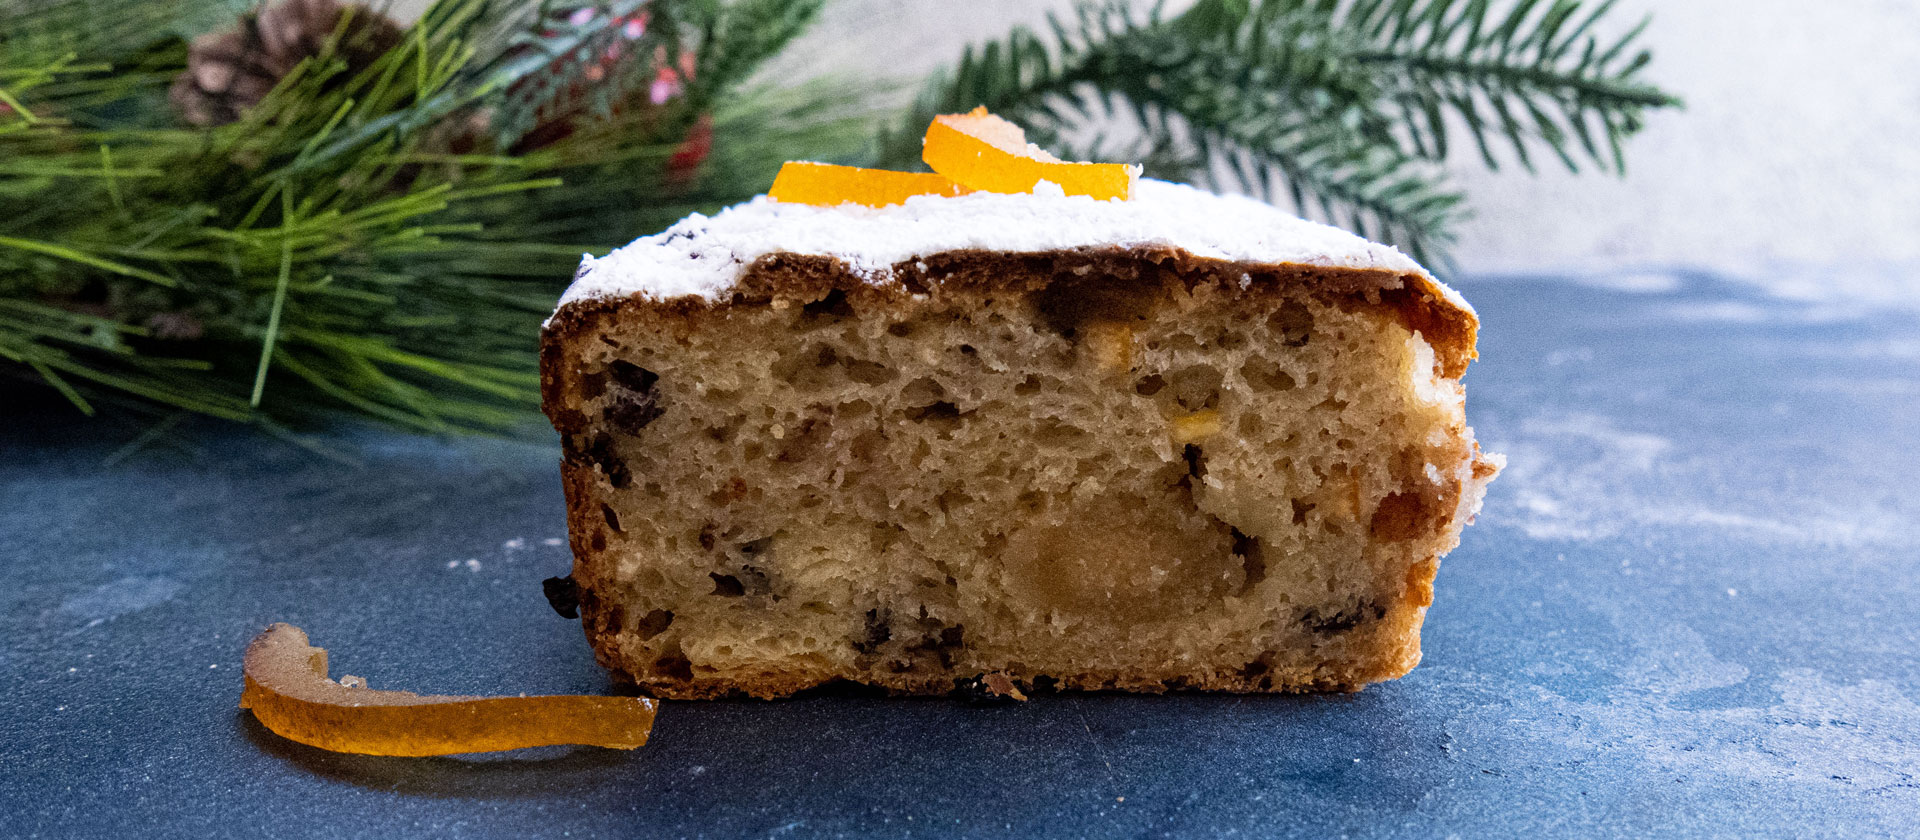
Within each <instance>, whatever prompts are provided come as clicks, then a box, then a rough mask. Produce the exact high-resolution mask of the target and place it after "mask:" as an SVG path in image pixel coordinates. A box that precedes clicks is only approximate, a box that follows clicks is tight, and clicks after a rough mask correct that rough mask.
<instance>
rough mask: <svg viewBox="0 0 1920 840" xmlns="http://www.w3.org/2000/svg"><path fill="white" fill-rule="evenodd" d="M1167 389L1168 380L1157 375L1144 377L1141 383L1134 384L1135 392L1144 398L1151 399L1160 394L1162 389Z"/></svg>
mask: <svg viewBox="0 0 1920 840" xmlns="http://www.w3.org/2000/svg"><path fill="white" fill-rule="evenodd" d="M1165 387H1167V380H1166V379H1165V378H1163V377H1161V376H1160V374H1157V373H1156V374H1154V375H1152V376H1147V377H1142V378H1141V379H1140V381H1138V382H1135V383H1133V392H1134V393H1136V394H1139V395H1140V396H1143V397H1151V396H1153V395H1154V394H1158V393H1160V389H1161V388H1165Z"/></svg>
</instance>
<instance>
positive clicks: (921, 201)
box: [560, 179, 1472, 311]
mask: <svg viewBox="0 0 1920 840" xmlns="http://www.w3.org/2000/svg"><path fill="white" fill-rule="evenodd" d="M1042 192H1044V193H1046V194H1040V193H1042ZM1103 246H1104V247H1112V246H1118V247H1137V246H1147V247H1155V246H1158V247H1174V248H1179V249H1181V250H1184V251H1186V252H1187V253H1189V254H1192V255H1194V256H1196V257H1201V258H1208V259H1219V260H1228V261H1233V262H1249V263H1265V264H1295V265H1314V266H1327V267H1338V268H1361V269H1382V270H1387V271H1394V272H1400V273H1405V274H1420V275H1423V276H1424V275H1425V274H1426V272H1425V271H1424V270H1423V269H1421V268H1420V266H1419V265H1418V264H1417V263H1415V262H1414V261H1413V260H1412V259H1411V258H1409V257H1408V256H1406V255H1405V254H1402V253H1401V252H1399V251H1398V250H1395V249H1394V248H1391V247H1389V246H1386V245H1380V244H1377V243H1373V242H1368V241H1367V240H1365V239H1362V238H1360V237H1358V236H1355V235H1353V234H1351V233H1348V232H1346V231H1343V230H1340V229H1338V228H1334V227H1329V226H1327V225H1323V224H1319V223H1317V222H1310V221H1307V220H1305V219H1300V218H1298V217H1295V216H1292V215H1289V214H1287V213H1284V212H1282V211H1280V210H1278V209H1276V208H1274V207H1273V206H1271V205H1268V204H1265V203H1262V202H1259V201H1256V200H1254V199H1251V198H1247V197H1244V196H1222V195H1214V194H1212V193H1208V192H1204V191H1201V190H1198V189H1195V188H1193V187H1188V186H1183V185H1179V184H1171V183H1167V182H1165V181H1153V180H1147V179H1141V180H1140V181H1138V182H1137V186H1136V188H1135V191H1134V197H1133V199H1132V200H1129V201H1096V200H1094V199H1092V198H1089V197H1086V196H1067V195H1064V194H1061V193H1060V191H1059V190H1058V189H1047V190H1036V192H1035V193H1034V194H1015V195H1009V194H1000V193H972V194H969V195H964V196H957V197H939V196H916V197H914V198H910V199H907V201H906V203H905V204H899V205H894V206H890V207H882V208H869V207H862V206H859V205H852V204H844V205H841V206H839V207H816V206H812V205H806V204H791V203H782V202H777V201H773V200H771V199H768V198H767V197H766V196H760V197H758V198H755V199H753V200H751V201H748V202H745V203H743V204H738V205H735V206H733V207H729V208H727V209H725V210H722V211H720V212H719V213H718V214H716V215H714V216H712V217H708V216H703V215H700V214H697V213H696V214H694V215H692V216H688V217H687V218H685V219H682V220H681V221H680V222H679V223H677V224H675V225H674V226H673V227H670V228H668V229H667V230H665V231H663V232H661V233H658V234H655V235H653V236H647V237H642V238H640V239H638V240H635V241H634V242H633V243H632V244H630V245H628V246H626V247H624V248H620V249H618V250H616V251H614V252H613V253H611V254H608V255H607V256H605V257H601V258H598V259H595V258H594V257H592V256H590V255H589V256H586V257H584V258H583V259H582V261H581V264H580V270H579V273H578V274H576V275H575V278H574V282H573V286H572V287H571V288H569V289H568V290H567V292H566V294H565V295H564V296H563V297H562V298H561V299H560V303H561V304H562V305H565V304H567V303H571V302H573V301H577V300H584V299H590V298H605V297H626V296H629V295H633V294H641V295H644V296H646V297H649V298H653V299H656V300H666V299H670V298H678V297H687V296H692V297H699V298H705V299H707V300H716V299H719V298H720V297H723V296H724V295H726V294H727V293H728V292H729V291H730V290H731V289H732V288H733V286H734V284H735V283H736V282H737V281H738V280H739V279H740V276H741V274H742V273H743V272H744V271H745V269H746V267H747V266H748V265H749V264H751V263H752V262H753V261H754V260H756V259H758V258H760V257H762V256H765V255H767V254H773V253H794V254H810V255H825V256H832V257H837V258H839V259H840V260H841V261H842V262H844V263H845V264H846V265H847V266H848V267H849V268H850V269H851V270H852V271H854V272H855V273H856V274H859V275H860V276H863V277H866V278H868V279H869V280H870V281H872V282H876V283H884V282H888V281H889V280H890V278H891V276H892V269H893V266H894V265H895V264H898V263H902V262H906V261H909V260H914V259H917V258H920V257H924V256H927V255H930V254H938V253H942V252H945V251H955V250H967V249H981V250H993V251H1003V252H1012V253H1025V252H1037V251H1053V250H1063V249H1070V248H1084V247H1103ZM1436 285H1437V286H1438V284H1437V283H1436ZM1439 288H1440V289H1441V292H1442V294H1445V295H1446V296H1447V297H1448V300H1449V302H1450V303H1452V304H1454V305H1456V306H1458V307H1460V308H1461V309H1464V310H1467V311H1472V310H1471V308H1470V307H1468V306H1467V303H1466V301H1465V300H1462V299H1461V298H1460V297H1459V295H1457V294H1455V293H1454V292H1453V291H1452V290H1451V289H1448V288H1446V287H1445V286H1439Z"/></svg>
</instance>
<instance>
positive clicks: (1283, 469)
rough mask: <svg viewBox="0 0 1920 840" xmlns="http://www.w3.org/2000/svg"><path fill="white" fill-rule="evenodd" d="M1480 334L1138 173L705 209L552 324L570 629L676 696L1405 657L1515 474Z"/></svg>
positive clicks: (1332, 672) (1329, 238)
mask: <svg viewBox="0 0 1920 840" xmlns="http://www.w3.org/2000/svg"><path fill="white" fill-rule="evenodd" d="M1477 326H1478V324H1477V321H1476V319H1475V316H1474V313H1473V311H1472V309H1471V308H1470V307H1469V306H1468V305H1467V304H1466V302H1465V301H1463V300H1462V299H1461V298H1460V297H1459V296H1458V295H1457V294H1455V293H1454V292H1453V291H1452V290H1450V289H1448V288H1446V287H1445V286H1443V285H1441V284H1440V283H1438V282H1437V281H1435V280H1434V279H1433V278H1432V277H1430V276H1429V275H1428V274H1427V273H1426V272H1425V271H1423V270H1422V269H1421V268H1420V267H1419V266H1418V265H1416V264H1414V263H1413V262H1412V261H1411V260H1409V259H1407V258H1406V257H1404V256H1402V255H1401V254H1400V253H1399V252H1397V251H1394V250H1393V249H1390V248H1387V247H1384V246H1380V245H1375V244H1372V243H1368V242H1366V241H1364V240H1362V239H1359V238H1357V237H1354V236H1352V235H1350V234H1347V233H1344V232H1341V231H1338V230H1335V229H1333V228H1329V227H1326V226H1322V225H1317V224H1313V223H1310V222H1305V221H1302V220H1299V219H1296V218H1293V217H1291V216H1288V215H1286V214H1284V213H1281V212H1279V211H1277V210H1274V209H1273V208H1271V207H1268V206H1267V205H1264V204H1260V203H1258V202H1254V201H1252V200H1250V199H1244V198H1228V197H1220V196H1214V195H1209V194H1206V193H1203V192H1200V191H1198V190H1194V189H1192V188H1188V187H1181V186H1175V185H1172V184H1165V183H1159V182H1154V181H1143V182H1141V184H1140V185H1139V187H1138V190H1137V192H1136V194H1135V198H1133V199H1132V200H1130V201H1094V200H1091V199H1086V198H1067V197H1061V196H1057V195H1056V196H1042V195H991V194H974V195H969V196H964V197H959V198H932V197H929V198H915V199H910V200H908V201H907V203H906V204H905V205H902V206H894V207H888V208H882V209H867V208H858V207H853V206H843V207H839V208H824V207H812V206H802V205H794V204H781V203H778V202H773V201H770V200H767V199H764V198H762V199H758V200H755V201H753V202H749V203H747V204H743V205H740V206H737V207H734V208H731V209H728V210H726V211H723V212H721V213H719V214H718V215H716V216H714V217H712V218H707V217H702V216H694V217H691V218H689V219H687V220H685V221H683V222H681V223H680V224H678V225H676V226H674V227H673V228H671V229H669V230H668V231H666V232H664V233H662V234H660V235H657V236H651V237H647V238H643V239H641V240H639V241H636V242H635V243H633V244H632V245H630V246H628V247H626V248H623V249H621V250H619V251H616V252H614V253H613V254H611V255H610V256H608V257H605V258H601V259H597V260H596V259H592V258H588V259H587V260H586V261H585V263H584V264H583V265H582V267H581V270H580V273H579V275H578V276H577V277H576V280H575V283H574V285H573V287H572V289H570V290H569V292H568V293H567V295H566V296H565V297H564V298H563V299H562V303H561V305H560V307H559V309H558V311H557V312H556V313H555V315H554V316H553V318H552V319H551V320H550V321H549V323H548V325H547V328H546V331H545V334H544V344H543V369H544V386H545V406H546V411H547V413H548V415H549V417H551V419H552V421H553V424H554V426H555V428H556V429H558V430H559V432H560V434H561V436H562V440H563V443H564V451H565V458H564V465H563V470H564V477H565V485H566V496H567V505H568V521H569V528H570V532H571V536H572V546H573V551H574V556H575V558H576V559H575V566H574V571H573V578H574V581H575V583H576V584H577V587H578V592H579V599H580V604H581V609H582V611H583V618H584V622H585V625H586V631H587V635H588V637H589V638H590V640H591V642H592V645H593V647H594V650H595V651H596V653H597V655H598V658H599V660H600V661H601V662H602V663H603V664H604V665H606V666H607V667H609V668H610V669H613V670H614V671H615V672H617V673H619V674H622V675H624V676H626V677H628V678H630V679H632V680H633V681H634V682H636V683H638V684H639V685H640V686H641V687H642V688H643V689H645V690H647V691H649V692H651V693H653V694H655V695H658V696H661V697H669V698H698V697H713V696H722V695H730V694H747V695H753V696H758V697H774V696H781V695H786V694H790V693H792V692H795V691H798V690H801V689H805V688H808V687H811V686H816V685H820V684H823V683H828V682H832V681H838V680H848V681H854V682H859V683H865V684H869V685H873V686H880V687H883V688H886V689H889V690H893V691H898V692H911V693H933V692H946V691H950V690H952V689H953V688H954V687H955V685H956V684H957V683H958V682H960V681H965V680H969V679H971V678H975V677H978V676H980V675H982V674H1005V675H1007V676H1009V677H1011V678H1012V679H1013V680H1014V681H1015V682H1016V683H1018V684H1021V685H1026V686H1032V685H1034V684H1036V683H1037V684H1039V685H1041V686H1047V685H1057V686H1060V687H1064V688H1076V689H1123V690H1142V691H1161V690H1165V689H1170V688H1195V689H1218V690H1230V691H1307V690H1355V689H1358V688H1359V687H1361V686H1364V685H1366V684H1367V683H1370V682H1374V681H1378V680H1384V679H1391V678H1393V677H1397V676H1399V675H1401V674H1404V673H1406V671H1407V670H1408V669H1410V668H1412V667H1413V666H1414V665H1415V664H1416V663H1417V662H1418V661H1419V658H1420V625H1421V621H1422V618H1423V616H1424V614H1425V612H1426V608H1427V606H1428V604H1429V603H1430V602H1431V600H1432V593H1433V585H1432V584H1433V579H1434V573H1435V570H1436V569H1437V567H1438V564H1439V558H1440V556H1441V555H1442V554H1444V553H1446V552H1447V551H1448V550H1450V549H1451V548H1453V547H1454V546H1455V545H1456V544H1458V542H1459V535H1460V529H1461V528H1462V527H1463V526H1464V525H1466V524H1467V523H1468V522H1469V521H1470V520H1471V519H1472V517H1473V515H1474V513H1475V512H1476V511H1477V510H1478V508H1479V505H1480V499H1481V496H1482V494H1483V492H1484V488H1485V486H1486V483H1487V482H1488V481H1489V480H1490V479H1491V478H1492V476H1493V474H1494V473H1495V472H1496V471H1497V469H1498V457H1497V456H1488V455H1482V454H1481V453H1480V451H1479V448H1478V446H1477V445H1476V444H1475V442H1474V438H1473V432H1472V430H1471V429H1470V428H1468V426H1467V425H1466V422H1465V416H1464V413H1463V398H1464V391H1463V390H1462V388H1461V385H1460V382H1459V379H1460V376H1461V374H1462V373H1463V372H1464V371H1465V369H1466V366H1467V363H1468V361H1469V360H1471V359H1472V358H1473V357H1474V335H1475V331H1476V329H1477Z"/></svg>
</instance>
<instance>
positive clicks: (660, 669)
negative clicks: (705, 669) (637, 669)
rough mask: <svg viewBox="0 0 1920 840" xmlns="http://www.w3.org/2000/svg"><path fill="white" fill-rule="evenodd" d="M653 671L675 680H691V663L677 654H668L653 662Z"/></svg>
mask: <svg viewBox="0 0 1920 840" xmlns="http://www.w3.org/2000/svg"><path fill="white" fill-rule="evenodd" d="M653 671H654V673H656V674H660V675H662V676H667V677H672V678H673V679H676V680H691V679H693V663H692V662H689V661H687V657H686V656H684V655H682V654H680V653H678V652H675V653H669V654H667V655H665V656H662V657H660V658H659V659H656V660H654V661H653Z"/></svg>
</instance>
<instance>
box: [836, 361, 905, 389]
mask: <svg viewBox="0 0 1920 840" xmlns="http://www.w3.org/2000/svg"><path fill="white" fill-rule="evenodd" d="M843 364H845V365H846V367H847V378H848V379H851V380H853V381H855V382H858V383H860V384H862V385H884V384H886V383H888V382H892V381H893V378H894V376H896V374H895V373H894V370H893V368H890V367H887V366H886V365H883V364H880V363H879V362H869V361H867V360H865V359H846V360H845V361H844V362H843Z"/></svg>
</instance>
